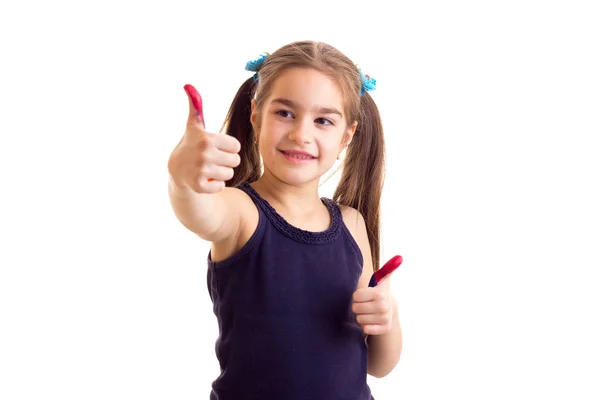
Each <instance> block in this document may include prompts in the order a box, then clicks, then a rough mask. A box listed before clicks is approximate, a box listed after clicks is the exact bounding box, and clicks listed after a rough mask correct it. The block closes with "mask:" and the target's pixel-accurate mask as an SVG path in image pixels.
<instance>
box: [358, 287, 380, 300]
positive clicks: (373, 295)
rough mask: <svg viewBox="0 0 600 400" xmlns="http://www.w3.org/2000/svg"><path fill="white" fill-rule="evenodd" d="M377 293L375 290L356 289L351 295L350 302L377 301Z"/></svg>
mask: <svg viewBox="0 0 600 400" xmlns="http://www.w3.org/2000/svg"><path fill="white" fill-rule="evenodd" d="M378 292H379V291H378V290H377V289H376V288H369V287H367V288H360V289H357V290H356V291H355V292H354V294H353V295H352V300H354V302H357V303H364V302H367V301H373V300H375V299H377V296H378V294H377V293H378Z"/></svg>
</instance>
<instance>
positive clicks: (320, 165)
mask: <svg viewBox="0 0 600 400" xmlns="http://www.w3.org/2000/svg"><path fill="white" fill-rule="evenodd" d="M259 113H260V114H259ZM251 121H252V125H253V126H254V132H256V134H257V140H258V143H259V149H260V153H261V155H262V158H263V163H264V168H265V173H269V174H271V175H274V176H275V177H276V178H278V179H279V180H281V181H283V182H286V183H288V184H291V185H300V184H304V183H308V182H312V181H315V180H316V181H317V182H318V180H319V179H320V177H321V176H322V175H323V174H325V173H326V172H327V171H328V170H329V169H330V168H331V167H332V166H333V164H334V162H335V160H336V159H337V157H338V155H339V154H340V152H341V151H342V150H343V149H344V147H346V146H347V144H348V143H349V142H350V140H351V139H352V135H353V134H354V131H355V130H356V126H357V123H356V122H353V123H351V124H350V123H348V120H347V118H346V115H344V99H343V97H342V92H341V91H340V90H339V88H338V86H337V85H336V84H335V82H334V81H332V80H331V79H330V78H329V77H328V76H327V75H324V74H323V73H321V72H319V71H316V70H314V69H310V68H291V69H288V70H286V71H284V72H283V73H282V74H281V75H280V76H279V77H278V78H277V79H276V81H275V82H274V83H273V86H272V89H271V93H270V94H269V96H268V97H267V98H266V99H265V102H264V103H263V106H262V107H261V110H257V109H256V107H255V104H254V101H253V102H252V116H251Z"/></svg>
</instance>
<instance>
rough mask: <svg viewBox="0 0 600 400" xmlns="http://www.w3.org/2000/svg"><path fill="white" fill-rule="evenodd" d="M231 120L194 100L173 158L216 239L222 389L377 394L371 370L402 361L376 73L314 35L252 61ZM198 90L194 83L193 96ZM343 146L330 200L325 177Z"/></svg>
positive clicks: (281, 398)
mask: <svg viewBox="0 0 600 400" xmlns="http://www.w3.org/2000/svg"><path fill="white" fill-rule="evenodd" d="M247 69H249V70H252V71H256V74H255V75H254V76H253V77H251V78H249V79H248V80H247V81H246V82H244V83H243V84H242V86H241V87H240V89H239V91H238V93H237V94H236V96H235V98H234V100H233V103H232V105H231V108H230V110H229V113H228V115H227V119H226V121H225V124H224V127H226V135H222V134H214V133H209V132H206V131H205V129H204V124H203V120H202V114H201V111H202V110H201V109H199V110H197V111H198V112H199V113H197V112H196V110H195V109H194V104H193V102H192V99H191V98H190V115H189V118H188V123H187V129H186V131H185V134H184V136H183V138H182V139H181V141H180V143H179V144H178V145H177V146H176V147H175V149H174V150H173V152H172V154H171V156H170V158H169V162H168V167H169V173H170V176H171V179H170V182H169V194H170V199H171V203H172V205H173V209H174V211H175V214H176V216H177V218H178V219H179V221H181V223H182V224H183V225H184V226H185V227H187V228H188V229H189V230H191V231H192V232H194V233H196V234H197V235H198V236H199V237H200V238H202V239H204V240H207V241H210V242H211V249H210V251H209V254H208V289H209V293H210V297H211V299H212V301H213V305H214V307H213V309H214V313H215V315H216V317H217V321H218V326H219V337H218V339H217V342H216V356H217V358H218V361H219V363H220V367H221V374H220V375H219V376H218V377H217V378H216V379H215V381H214V382H213V385H212V392H211V397H210V398H211V399H215V400H216V399H219V400H245V399H260V400H270V399H273V400H292V399H299V400H300V399H301V400H307V399H318V400H334V399H345V400H346V399H347V400H363V399H373V397H372V395H371V391H370V389H369V387H368V385H367V374H370V375H372V376H375V377H383V376H385V375H387V374H388V373H389V372H390V371H391V370H392V369H393V368H394V367H395V365H396V364H397V363H398V360H399V358H400V352H401V348H402V333H401V329H400V323H399V320H398V315H397V305H396V303H395V300H394V299H393V297H392V295H391V293H390V290H389V281H387V280H386V281H383V282H382V283H381V284H379V285H377V286H376V287H374V288H372V287H368V283H369V279H370V278H371V275H372V274H373V272H374V271H375V270H376V269H377V268H378V267H379V201H380V196H381V191H382V185H383V164H384V139H383V130H382V126H381V121H380V117H379V112H378V109H377V107H376V105H375V103H374V101H373V99H372V97H371V96H370V95H369V94H368V92H367V91H368V90H370V89H372V88H373V86H374V85H373V83H374V80H373V79H371V78H369V77H368V76H365V75H363V74H362V72H361V71H360V70H359V69H357V67H356V65H355V64H354V63H353V62H352V61H351V60H350V59H349V58H348V57H346V56H345V55H344V54H342V53H341V52H340V51H338V50H337V49H335V48H334V47H332V46H330V45H327V44H324V43H315V42H309V41H302V42H296V43H292V44H289V45H286V46H283V47H282V48H280V49H279V50H277V51H276V52H274V53H273V54H269V55H265V56H262V57H259V58H258V59H256V60H254V61H253V62H249V63H248V65H247ZM189 94H190V93H188V95H189ZM344 151H345V157H344V160H343V170H342V175H341V180H340V183H339V185H338V187H337V189H336V191H335V194H334V196H333V199H329V198H320V197H319V194H318V187H319V181H320V178H321V177H322V176H323V174H325V173H327V172H328V171H329V170H330V168H331V167H332V166H333V164H334V163H335V160H336V159H339V157H340V156H341V154H342V153H343V152H344Z"/></svg>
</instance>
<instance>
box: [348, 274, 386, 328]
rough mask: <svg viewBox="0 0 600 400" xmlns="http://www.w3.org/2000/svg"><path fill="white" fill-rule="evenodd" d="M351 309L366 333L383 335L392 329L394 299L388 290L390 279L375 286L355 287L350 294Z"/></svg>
mask: <svg viewBox="0 0 600 400" xmlns="http://www.w3.org/2000/svg"><path fill="white" fill-rule="evenodd" d="M352 300H353V304H352V311H353V312H354V313H355V314H356V321H357V322H358V323H359V324H360V326H361V327H362V330H363V332H364V333H365V334H367V335H383V334H386V333H388V332H390V331H391V330H392V322H393V320H394V316H395V313H396V301H395V300H394V298H393V296H392V294H391V292H390V279H389V278H385V279H383V280H382V281H381V282H379V284H378V285H377V286H375V287H365V288H360V289H357V290H356V291H355V292H354V294H353V296H352Z"/></svg>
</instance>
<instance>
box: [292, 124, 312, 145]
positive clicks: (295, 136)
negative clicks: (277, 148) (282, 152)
mask: <svg viewBox="0 0 600 400" xmlns="http://www.w3.org/2000/svg"><path fill="white" fill-rule="evenodd" d="M312 128H313V126H312V121H310V118H296V121H295V123H294V124H293V126H292V127H291V129H290V131H289V133H288V139H290V140H291V141H294V142H296V143H298V144H305V143H310V142H311V140H312Z"/></svg>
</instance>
